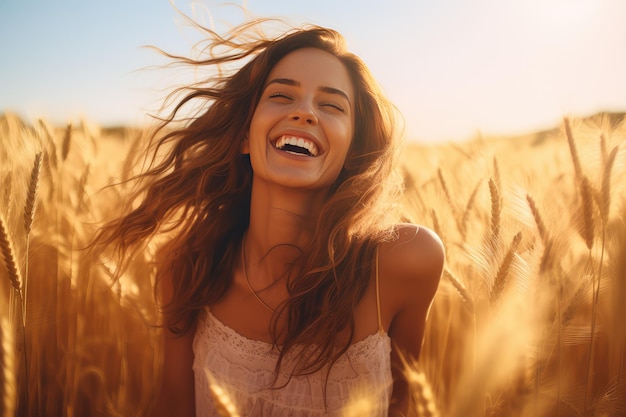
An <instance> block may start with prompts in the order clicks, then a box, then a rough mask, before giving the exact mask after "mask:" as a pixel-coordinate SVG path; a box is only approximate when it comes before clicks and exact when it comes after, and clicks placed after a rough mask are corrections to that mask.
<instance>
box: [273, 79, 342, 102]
mask: <svg viewBox="0 0 626 417" xmlns="http://www.w3.org/2000/svg"><path fill="white" fill-rule="evenodd" d="M271 84H283V85H290V86H294V87H299V86H300V85H301V84H300V82H299V81H296V80H292V79H291V78H274V79H272V80H270V81H268V82H267V84H266V85H265V88H267V87H269V86H270V85H271ZM319 90H320V91H323V92H324V93H329V94H337V95H339V96H341V97H343V98H345V99H346V100H347V101H348V103H350V98H349V97H348V95H347V94H346V93H345V92H344V91H342V90H340V89H338V88H335V87H327V86H321V87H320V88H319Z"/></svg>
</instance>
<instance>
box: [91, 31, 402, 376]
mask: <svg viewBox="0 0 626 417" xmlns="http://www.w3.org/2000/svg"><path fill="white" fill-rule="evenodd" d="M261 23H267V21H254V22H250V23H246V24H243V25H240V26H238V27H236V28H235V29H233V30H231V31H230V32H228V34H227V35H226V36H220V35H218V34H217V33H215V32H214V31H212V30H210V29H207V28H201V29H202V30H203V31H205V32H206V34H207V36H208V39H209V41H208V45H209V46H208V48H206V49H205V51H206V52H207V54H208V57H206V58H205V59H191V58H185V57H180V56H173V55H169V54H165V55H167V56H168V57H169V58H171V59H174V60H175V62H178V63H182V64H188V65H192V66H194V67H198V68H204V67H208V68H216V67H219V66H222V65H235V64H240V65H241V66H240V68H239V69H238V70H236V71H235V72H232V73H230V74H226V75H225V74H223V73H220V72H218V73H217V75H215V76H212V77H211V78H209V79H208V80H205V81H204V82H203V83H201V84H194V85H192V86H188V87H185V88H184V89H183V90H181V91H183V94H184V95H183V98H182V99H181V100H180V101H179V102H178V104H177V105H176V106H175V108H174V110H173V111H172V112H171V113H170V115H169V117H167V118H165V119H162V120H161V122H160V124H159V126H158V128H157V129H156V131H155V133H154V135H153V137H152V144H153V146H152V147H151V151H150V155H151V158H149V161H151V162H150V164H149V166H148V167H147V168H146V169H145V170H144V172H143V173H142V174H140V175H139V176H137V177H135V178H134V180H135V181H137V183H138V184H141V186H140V187H139V188H138V191H137V192H136V194H135V195H134V196H133V198H132V202H131V203H130V207H131V208H129V209H128V210H127V212H126V213H125V214H123V215H122V216H120V217H119V218H117V219H115V220H113V221H111V222H110V223H108V224H106V225H105V226H104V227H103V228H101V229H100V232H99V234H98V236H97V241H98V242H99V244H103V245H105V246H107V247H113V248H115V250H116V251H115V253H116V254H117V256H119V257H120V258H124V257H125V256H126V257H127V256H128V253H129V251H131V252H132V250H133V249H134V250H137V249H136V248H137V247H138V246H139V245H140V244H142V243H145V242H146V241H148V240H149V239H151V238H153V237H155V236H156V235H159V234H161V233H165V232H169V234H168V236H171V238H170V240H169V241H168V243H166V245H165V247H166V249H165V250H164V251H163V252H165V255H166V262H165V264H164V265H161V267H162V268H166V271H168V272H169V273H170V274H171V277H172V280H173V291H174V296H173V300H172V301H171V302H170V303H168V304H166V305H163V306H161V309H162V312H163V313H164V314H165V317H166V322H165V325H166V326H167V327H168V328H169V329H170V330H171V331H173V332H177V333H184V332H186V331H188V330H189V329H190V327H191V326H192V325H193V323H194V321H195V320H196V318H197V315H198V313H199V311H200V310H201V309H202V308H203V307H204V306H206V305H210V304H211V303H214V302H216V301H218V300H219V299H220V298H221V297H223V296H224V295H225V294H226V292H227V291H228V289H229V287H230V285H231V283H232V276H233V274H232V271H233V270H234V269H235V267H236V266H237V263H238V262H239V261H240V260H239V256H238V255H239V253H240V251H239V250H240V247H241V246H240V245H241V244H242V239H243V236H244V234H245V232H246V230H247V227H248V224H249V216H250V194H251V184H252V176H253V172H252V168H251V165H250V160H249V156H248V155H244V154H242V153H241V151H240V145H241V140H242V138H244V136H245V135H246V134H247V132H248V130H249V128H250V122H251V119H252V115H253V113H254V110H255V108H256V105H257V103H258V100H259V99H260V96H261V93H262V90H263V87H264V84H265V82H266V78H267V76H268V74H269V72H270V71H271V69H272V68H273V67H274V66H275V65H276V64H277V63H278V62H279V61H280V60H281V59H282V58H283V57H285V56H286V55H287V54H289V53H290V52H292V51H295V50H297V49H300V48H318V49H321V50H323V51H326V52H328V53H330V54H332V55H334V56H336V57H337V58H338V59H339V60H340V61H341V62H342V63H343V65H344V66H345V68H346V69H347V71H348V73H349V75H350V78H351V81H352V83H353V86H354V94H355V105H354V108H355V110H354V114H355V121H354V123H355V126H354V127H355V129H354V137H353V139H352V143H351V147H350V149H349V152H348V156H347V159H346V162H345V166H344V168H343V170H342V171H341V173H340V175H339V177H338V178H337V180H336V181H335V183H334V184H333V186H332V188H331V192H330V194H329V197H328V200H327V201H326V203H325V204H324V206H323V208H322V211H321V213H320V215H319V219H318V221H317V224H316V228H315V231H314V235H313V240H312V242H311V245H310V246H309V247H307V248H304V249H303V251H302V255H301V257H300V259H299V262H298V265H299V266H298V268H297V271H299V277H298V278H297V279H290V280H289V281H288V284H287V285H288V291H289V294H290V297H289V299H288V300H287V301H286V302H285V303H283V304H282V305H281V306H280V308H279V310H278V312H277V313H278V314H283V315H284V317H285V318H286V325H285V327H284V328H282V330H281V331H280V335H279V334H278V333H279V329H278V326H277V320H276V318H277V316H278V314H277V315H275V319H274V320H273V325H272V337H273V340H274V344H275V345H276V346H277V347H278V348H279V349H280V357H279V360H278V363H277V371H278V370H279V369H280V367H281V365H282V364H283V359H284V357H285V356H284V355H285V353H286V352H288V351H289V350H291V349H293V348H294V347H296V346H307V347H308V349H305V353H304V354H302V355H299V356H298V357H299V358H300V359H299V362H298V363H297V364H296V366H295V368H294V369H292V370H291V375H292V376H293V375H297V374H300V375H302V374H308V373H312V372H316V371H318V370H320V369H322V368H323V367H324V366H326V365H327V364H331V365H332V363H334V362H335V361H336V359H337V358H338V357H339V356H341V354H343V353H344V352H345V351H346V350H347V349H348V347H349V345H350V343H352V341H353V340H352V339H353V335H354V308H355V306H356V305H357V303H358V302H359V301H360V300H361V298H362V297H363V295H364V293H365V290H366V288H367V286H368V284H369V281H370V277H371V276H372V273H373V262H372V260H373V259H374V253H375V248H376V244H377V243H378V242H380V241H381V240H383V239H386V238H388V237H389V234H390V230H392V229H393V228H390V225H392V224H393V223H395V222H396V221H397V220H398V218H397V217H395V216H394V215H393V213H395V211H394V210H392V209H393V206H394V204H395V202H396V201H397V196H398V193H399V192H400V182H399V181H398V180H397V176H396V175H394V172H395V171H394V159H395V156H396V148H397V147H396V145H397V138H398V136H399V135H398V134H397V130H396V127H397V126H396V122H397V121H398V120H397V119H396V111H395V108H394V107H393V105H392V104H391V103H390V102H389V101H388V100H387V99H386V98H385V97H384V95H383V94H382V93H381V90H380V88H379V87H378V85H377V84H376V82H375V81H374V79H373V77H372V75H371V74H370V72H369V70H368V68H367V66H366V65H365V64H364V63H363V62H362V60H361V59H360V58H359V57H358V56H356V55H354V54H352V53H350V52H349V51H348V50H347V49H346V45H345V41H344V38H343V37H342V36H341V35H340V34H339V33H338V32H336V31H334V30H332V29H327V28H323V27H318V26H309V27H306V28H300V29H291V30H289V31H287V32H286V33H285V34H283V35H281V36H279V37H276V38H269V37H265V36H263V35H262V34H261V33H260V32H259V31H258V30H257V29H258V28H259V27H260V25H261ZM179 92H180V91H179ZM192 101H193V102H196V103H197V102H198V101H200V103H201V106H200V107H201V108H202V109H203V111H202V112H199V113H198V114H197V115H196V116H194V117H192V118H191V119H190V120H188V122H187V123H186V124H185V125H184V126H182V127H177V125H176V123H175V118H176V117H177V116H178V115H179V113H181V109H182V108H183V106H186V105H189V104H190V103H191V102H192ZM163 154H164V156H160V157H158V155H163ZM344 331H347V332H348V334H349V338H348V339H347V340H345V339H344V338H341V337H340V334H341V333H342V332H344ZM279 338H280V340H281V346H278V342H277V341H278V340H279ZM277 374H278V372H277Z"/></svg>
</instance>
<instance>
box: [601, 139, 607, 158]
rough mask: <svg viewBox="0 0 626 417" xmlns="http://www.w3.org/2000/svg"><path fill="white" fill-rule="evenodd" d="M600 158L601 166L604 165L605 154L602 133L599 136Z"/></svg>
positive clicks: (604, 142) (604, 141)
mask: <svg viewBox="0 0 626 417" xmlns="http://www.w3.org/2000/svg"><path fill="white" fill-rule="evenodd" d="M600 156H602V165H606V160H607V153H606V138H605V137H604V133H601V134H600Z"/></svg>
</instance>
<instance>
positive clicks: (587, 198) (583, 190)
mask: <svg viewBox="0 0 626 417" xmlns="http://www.w3.org/2000/svg"><path fill="white" fill-rule="evenodd" d="M580 197H581V203H582V215H583V224H582V228H581V230H580V232H581V236H582V238H583V239H584V240H585V245H587V249H589V250H591V248H592V247H593V241H594V222H593V197H592V191H591V183H590V182H589V179H588V178H587V177H586V176H585V175H582V176H581V180H580Z"/></svg>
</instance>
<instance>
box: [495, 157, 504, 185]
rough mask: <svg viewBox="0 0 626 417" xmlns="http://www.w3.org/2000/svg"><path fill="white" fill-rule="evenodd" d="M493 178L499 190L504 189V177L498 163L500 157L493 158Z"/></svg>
mask: <svg viewBox="0 0 626 417" xmlns="http://www.w3.org/2000/svg"><path fill="white" fill-rule="evenodd" d="M493 180H494V181H495V183H496V186H497V187H498V190H501V189H502V179H501V176H500V165H499V164H498V158H496V157H495V156H494V158H493Z"/></svg>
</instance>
